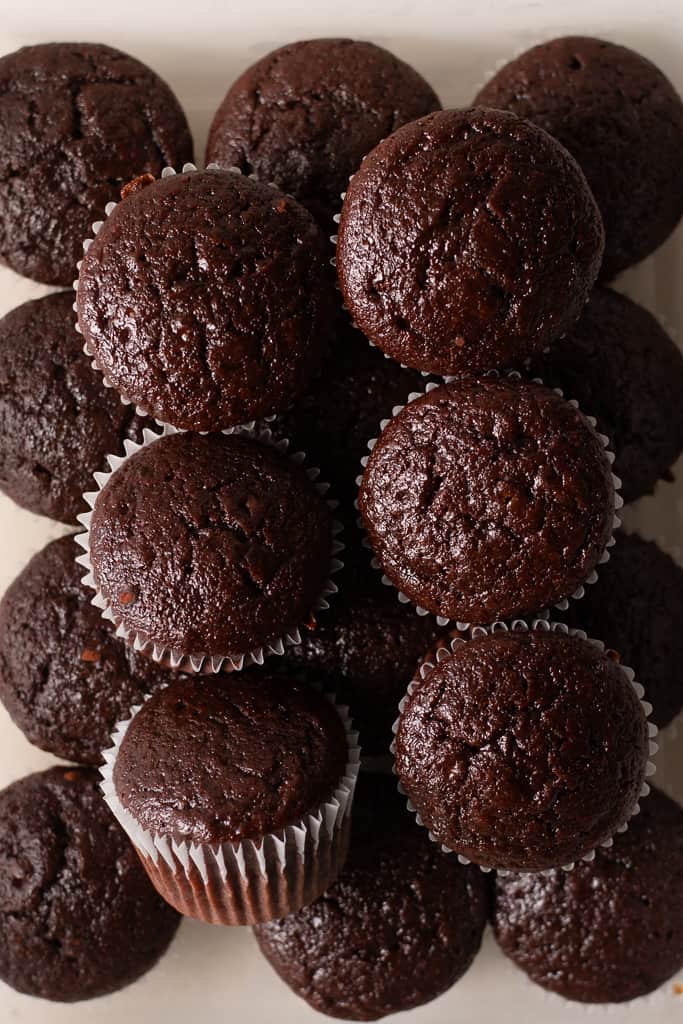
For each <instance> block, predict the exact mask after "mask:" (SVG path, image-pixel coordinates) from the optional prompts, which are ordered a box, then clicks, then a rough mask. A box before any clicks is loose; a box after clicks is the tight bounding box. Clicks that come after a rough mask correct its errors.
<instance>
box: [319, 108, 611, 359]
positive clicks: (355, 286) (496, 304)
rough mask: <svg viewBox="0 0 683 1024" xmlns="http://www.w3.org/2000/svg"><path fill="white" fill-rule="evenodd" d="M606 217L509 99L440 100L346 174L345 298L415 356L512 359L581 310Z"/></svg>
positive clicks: (341, 262)
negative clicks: (505, 104) (508, 105)
mask: <svg viewBox="0 0 683 1024" xmlns="http://www.w3.org/2000/svg"><path fill="white" fill-rule="evenodd" d="M602 251H603V229H602V223H601V221H600V214H599V213H598V209H597V207H596V205H595V200H594V199H593V196H592V195H591V192H590V190H589V188H588V185H587V184H586V180H585V178H584V176H583V174H582V172H581V170H580V168H579V167H578V165H577V164H576V162H575V161H574V159H573V158H572V157H571V156H570V155H569V154H568V153H567V152H566V150H564V149H563V148H562V147H561V146H560V145H558V144H557V143H556V142H555V140H554V139H551V138H550V136H548V135H547V134H546V133H545V132H543V131H541V130H540V129H538V128H536V127H535V126H534V125H532V124H530V123H528V122H526V121H521V120H519V119H518V118H516V117H515V116H514V115H513V114H509V113H506V112H504V111H495V110H486V109H483V108H478V109H472V110H446V111H440V112H438V113H435V114H430V115H428V116H427V117H424V118H421V119H420V120H418V121H414V122H413V123H412V124H409V125H405V126H404V127H403V128H399V130H398V131H396V132H394V134H393V135H391V136H390V137H389V138H388V139H386V140H385V141H384V142H382V143H380V145H379V146H377V148H376V149H374V150H372V152H371V153H369V154H368V156H367V157H366V158H365V160H364V161H363V164H362V165H361V167H360V169H359V170H358V171H357V173H356V174H355V175H354V177H353V180H352V181H351V182H350V184H349V188H348V192H347V194H346V199H345V200H344V206H343V209H342V215H341V222H340V225H339V240H338V245H337V271H338V274H339V282H340V284H341V289H342V293H343V296H344V301H345V303H346V305H347V306H348V308H349V310H350V312H351V315H352V316H353V318H354V320H355V321H356V323H357V324H358V325H359V327H360V328H361V329H362V330H363V331H364V333H365V334H366V335H367V336H368V338H370V340H371V341H373V342H374V343H375V344H376V345H377V346H378V347H379V348H381V349H382V350H383V351H384V352H387V353H388V354H389V355H390V356H392V357H393V358H394V359H397V360H398V361H399V362H401V363H405V364H406V365H407V366H413V367H415V368H416V369H418V370H426V371H428V372H431V373H438V374H451V373H461V372H468V373H479V372H482V371H485V370H490V369H495V368H500V367H507V366H514V365H516V364H517V363H519V362H520V361H521V360H523V359H524V358H525V357H527V356H530V355H532V354H533V353H534V352H540V351H542V350H543V349H544V348H545V347H546V346H547V345H549V344H550V343H552V342H553V341H555V340H556V339H557V338H559V337H560V336H561V335H563V334H564V333H565V332H566V331H567V330H568V329H569V328H570V327H571V326H572V324H573V323H574V322H575V321H576V320H577V319H578V317H579V314H580V313H581V310H582V308H583V305H584V303H585V301H586V299H587V298H588V294H589V292H590V289H591V287H592V286H593V284H594V283H595V279H596V277H597V274H598V270H599V268H600V263H601V260H602Z"/></svg>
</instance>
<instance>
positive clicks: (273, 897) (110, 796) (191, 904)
mask: <svg viewBox="0 0 683 1024" xmlns="http://www.w3.org/2000/svg"><path fill="white" fill-rule="evenodd" d="M325 696H326V698H327V699H328V700H329V701H330V703H331V704H332V705H333V706H334V708H335V709H336V711H337V713H338V714H339V717H340V718H341V720H342V724H343V726H344V731H345V733H346V742H347V749H348V759H347V763H346V765H345V767H344V772H343V775H342V777H341V779H340V780H339V782H338V783H337V785H336V786H335V788H334V789H333V791H332V793H331V794H330V796H329V797H328V798H327V799H326V800H325V801H324V802H323V803H322V804H320V805H319V806H318V807H315V808H314V809H313V810H311V811H310V812H309V813H308V814H307V815H306V816H305V817H304V818H302V819H301V820H300V821H298V822H296V823H295V824H293V825H288V826H286V827H285V828H283V829H280V830H279V831H278V832H273V833H268V834H266V835H264V836H263V837H261V838H260V839H258V840H252V839H244V840H242V841H240V842H224V843H219V844H216V845H215V846H213V845H211V844H202V843H194V842H187V841H176V840H175V839H171V838H170V837H168V836H161V835H158V834H156V833H155V834H152V833H151V832H148V831H147V830H146V829H144V828H143V827H142V826H141V825H139V824H138V822H137V821H136V820H135V818H134V817H133V815H132V814H130V812H129V811H127V810H126V808H125V807H124V806H123V804H122V803H121V801H120V800H119V798H118V795H117V793H116V788H115V786H114V766H115V764H116V759H117V757H118V752H119V750H120V747H121V744H122V742H123V739H124V737H125V735H126V733H127V731H128V728H129V726H130V724H131V722H132V721H133V719H134V718H135V716H136V715H137V713H138V712H139V711H140V709H141V708H142V707H143V706H144V704H137V705H135V706H134V707H132V708H131V711H130V718H128V719H125V720H124V721H121V722H119V723H118V724H117V726H116V728H115V730H114V733H113V735H112V746H111V747H110V748H109V749H108V750H105V751H104V752H103V754H102V758H103V761H104V764H103V765H102V767H101V768H100V775H101V776H102V781H101V783H100V788H101V790H102V792H103V794H104V799H105V800H106V802H107V804H108V805H109V807H110V809H111V811H112V813H113V814H114V817H115V818H116V820H117V821H118V823H119V824H120V825H121V827H122V828H123V830H124V831H125V832H126V834H127V835H128V837H129V839H130V840H131V842H132V843H133V846H134V847H135V849H136V850H137V853H138V855H139V856H140V859H141V860H142V863H143V865H144V867H145V870H146V871H147V874H148V875H149V877H150V879H151V881H152V883H153V884H154V886H155V888H156V889H157V890H158V892H159V893H160V894H161V895H162V896H163V898H164V899H165V900H166V901H167V902H168V903H170V904H171V905H172V906H173V907H175V909H176V910H178V911H179V913H181V914H184V915H185V916H188V917H194V918H196V919H197V920H200V921H205V922H206V923H208V924H222V925H253V924H259V923H262V922H264V921H272V920H274V919H276V918H279V917H285V916H286V915H287V914H291V913H294V912H295V911H296V910H299V909H300V908H301V907H303V906H306V905H307V904H308V903H312V902H313V901H314V900H316V899H317V898H318V897H319V896H320V895H321V894H322V893H323V892H324V891H325V889H327V888H328V887H329V886H330V885H331V884H332V883H333V882H334V881H335V879H336V877H337V875H338V873H339V871H340V869H341V868H342V866H343V863H344V860H345V858H346V853H347V850H348V843H349V838H350V824H351V808H352V804H353V797H354V792H355V788H356V781H357V779H358V772H359V769H360V747H359V745H358V733H357V732H355V731H354V730H353V728H352V722H351V718H350V716H349V709H348V707H346V706H345V705H338V704H336V703H335V699H334V696H332V695H330V694H325ZM149 699H150V695H149V694H148V695H147V696H146V697H145V701H147V700H149Z"/></svg>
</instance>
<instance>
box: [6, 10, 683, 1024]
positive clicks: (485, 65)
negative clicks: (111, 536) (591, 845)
mask: <svg viewBox="0 0 683 1024" xmlns="http://www.w3.org/2000/svg"><path fill="white" fill-rule="evenodd" d="M570 32H571V33H584V34H594V35H602V36H604V37H606V38H608V39H612V40H614V41H615V42H620V43H624V44H626V45H629V46H632V47H634V48H635V49H638V50H640V51H641V52H642V53H644V54H645V55H647V56H648V57H650V58H651V59H652V60H654V61H655V62H656V63H657V64H659V65H660V67H661V68H662V69H663V70H664V71H665V72H666V73H667V74H668V75H669V77H670V78H671V79H672V80H673V82H674V83H675V84H676V86H677V88H678V90H679V92H683V4H682V3H681V0H648V2H645V3H644V2H643V0H554V2H553V0H547V2H533V0H526V2H524V0H507V2H504V0H423V2H421V3H420V2H416V0H345V2H344V3H334V4H332V3H324V2H321V0H319V2H318V3H315V4H314V3H312V2H311V3H307V2H301V0H300V2H296V3H285V2H283V0H271V2H265V0H260V2H259V0H240V2H235V0H223V2H220V0H216V2H211V0H186V2H182V3H180V2H179V0H166V2H163V3H160V2H158V0H147V2H145V0H112V2H111V3H101V2H98V0H90V2H74V0H65V2H64V3H57V2H55V0H24V2H23V3H22V2H21V0H12V2H11V3H10V2H8V0H0V53H4V52H9V51H11V50H14V49H16V48H17V47H19V46H22V45H25V44H29V43H37V42H52V41H55V40H71V41H79V42H84V41H87V42H103V43H109V44H111V45H113V46H117V47H119V48H121V49H123V50H127V51H128V52H130V53H131V54H133V55H135V56H136V57H139V58H140V59H142V60H143V61H145V62H146V63H148V64H150V65H151V66H152V67H153V68H154V69H155V70H156V71H158V72H159V73H160V74H161V75H162V76H163V77H164V78H165V79H166V80H167V81H168V82H169V83H170V85H171V86H172V88H173V89H174V90H175V92H176V93H177V95H178V97H179V99H180V101H181V103H182V104H183V106H184V108H185V110H186V112H187V114H188V117H189V120H190V125H191V127H192V130H193V134H194V139H195V152H196V158H197V162H198V163H201V161H202V157H203V151H204V144H205V140H206V133H207V129H208V125H209V122H210V120H211V117H212V114H213V111H214V110H215V108H216V107H217V105H218V103H219V102H220V100H221V99H222V97H223V94H224V92H225V90H226V89H227V87H228V85H229V84H230V83H231V81H232V80H233V79H234V78H235V77H236V75H237V74H238V73H239V72H241V71H242V70H243V68H244V67H246V66H247V65H248V64H250V63H251V62H253V61H254V60H256V59H257V58H258V57H260V56H261V55H262V54H264V53H266V52H267V51H268V50H270V49H272V48H273V47H275V46H279V45H281V44H282V43H285V42H289V41H292V40H295V39H302V38H311V37H315V36H324V35H327V36H329V35H337V36H339V35H347V36H353V37H356V38H366V39H371V40H373V41H375V42H378V43H381V44H382V45H385V46H387V47H388V48H390V49H391V50H393V51H394V52H396V53H397V54H398V55H399V56H400V57H402V58H404V59H405V60H408V61H409V62H410V63H412V64H414V65H415V66H416V67H417V68H418V70H419V71H421V72H422V73H423V74H424V75H425V76H426V77H427V78H428V79H429V81H430V82H431V83H432V85H433V86H434V87H435V88H436V90H437V92H438V93H439V95H440V97H441V99H442V101H443V103H444V105H447V106H448V105H450V106H459V105H460V106H461V105H465V104H467V103H468V101H469V100H470V99H471V98H472V96H473V94H474V92H475V90H476V87H477V86H478V85H479V84H480V82H481V81H482V80H483V79H484V78H485V76H486V72H487V71H488V70H489V69H491V68H493V67H494V66H495V65H496V63H497V62H499V61H501V60H504V59H505V58H506V57H509V56H511V55H512V54H513V53H515V51H517V50H519V49H521V48H523V47H525V46H527V45H529V44H531V43H532V42H535V41H537V40H540V39H543V38H550V37H552V36H553V35H558V34H566V33H570ZM681 173H682V176H683V169H682V171H681ZM682 187H683V185H682ZM682 279H683V229H682V228H679V230H678V231H677V232H676V234H675V235H674V236H673V237H672V239H670V240H669V242H667V244H666V245H665V246H664V247H663V249H661V250H660V251H659V252H658V253H657V254H656V255H655V256H654V257H652V258H650V259H649V260H647V261H646V262H645V264H643V265H642V266H641V267H639V268H637V269H636V270H635V271H630V272H628V274H626V275H625V276H624V277H623V278H622V280H621V281H620V282H619V287H620V288H622V290H625V291H627V292H628V293H629V294H630V295H631V296H632V297H633V298H635V299H637V300H639V301H641V302H642V303H643V304H644V305H646V306H648V307H649V308H650V309H652V310H653V311H654V312H656V313H658V314H659V315H661V316H662V317H664V318H665V319H666V321H667V323H668V324H669V326H671V327H673V328H675V329H676V331H677V333H678V337H679V339H680V338H683V296H682V295H681V281H682ZM46 291H47V289H45V288H42V287H41V286H39V285H35V284H32V283H31V282H28V281H25V280H22V279H20V278H18V277H17V276H16V275H14V274H12V273H11V272H10V271H8V270H5V269H2V268H0V315H1V314H3V313H5V312H6V311H7V310H9V309H11V308H12V307H13V306H15V305H18V304H19V303H20V302H23V301H25V300H26V299H29V298H34V297H37V296H38V295H40V294H43V293H44V292H46ZM681 397H682V400H683V396H681ZM0 443H1V441H0ZM678 475H679V477H680V483H679V484H678V485H671V484H661V485H660V487H659V488H658V490H657V493H656V495H655V496H654V497H652V498H647V499H644V500H643V501H641V502H639V503H638V504H637V505H636V506H635V507H633V508H631V509H629V510H628V511H627V516H626V522H627V524H628V526H629V527H630V528H637V529H639V530H640V531H641V532H642V533H643V534H644V535H646V536H648V537H651V538H653V539H657V540H658V541H659V543H660V544H661V545H662V546H663V547H664V548H665V549H666V550H667V551H669V553H670V554H672V555H673V556H674V557H676V558H677V559H678V560H679V562H680V563H681V564H682V565H683V554H682V552H681V548H680V546H679V545H680V544H681V526H682V525H683V462H681V463H679V474H678ZM60 532H62V530H61V528H60V527H59V526H57V525H56V524H53V523H50V522H48V521H47V520H44V519H40V518H38V517H36V516H32V515H30V514H28V513H26V512H23V511H20V510H19V509H16V508H14V507H13V506H12V504H11V502H10V501H9V500H8V499H6V498H4V496H0V592H1V591H2V590H4V588H5V587H6V585H7V584H8V583H9V582H10V581H11V579H12V578H13V577H14V576H15V575H16V573H17V572H19V570H20V569H21V568H22V567H23V565H24V564H25V562H26V561H27V560H28V558H29V557H30V555H32V554H33V553H34V552H35V551H37V550H38V549H39V548H40V547H41V546H42V545H43V544H44V543H46V542H47V541H48V540H50V539H51V538H53V537H55V536H57V535H58V534H59V533H60ZM681 628H683V623H682V624H681ZM675 731H676V730H675V728H674V729H669V730H668V731H667V733H668V735H667V736H665V737H664V742H663V748H662V751H661V752H660V755H659V757H658V773H657V776H656V777H655V782H657V783H658V784H659V785H662V786H663V787H664V788H666V789H667V790H668V791H669V792H670V793H672V794H675V795H677V796H678V798H679V799H680V800H682V801H683V727H681V728H679V730H678V731H679V734H680V738H679V739H678V740H677V739H676V738H675V735H672V734H674V733H675ZM49 763H51V758H49V757H48V756H47V755H44V754H41V752H40V751H37V750H35V749H33V748H31V747H30V746H29V745H28V743H27V742H26V741H25V740H24V739H23V737H22V735H21V734H20V733H19V731H18V730H17V729H16V728H15V727H14V726H13V725H12V723H11V722H10V721H9V719H8V718H7V716H6V714H5V712H4V711H3V710H2V709H1V708H0V786H4V785H6V784H7V783H9V782H11V781H12V780H14V779H16V778H18V777H20V776H21V775H23V774H25V773H26V772H29V771H33V770H36V769H39V768H42V767H45V766H47V765H48V764H49ZM676 980H678V981H679V982H681V983H683V971H681V972H680V976H679V977H678V978H677V979H672V983H668V984H667V985H665V986H663V988H662V989H661V990H660V991H659V992H658V993H656V994H655V995H654V996H651V997H648V998H647V999H645V1000H640V1001H637V1002H636V1003H633V1004H630V1005H628V1006H621V1007H613V1008H611V1009H608V1010H605V1009H602V1008H597V1009H585V1008H583V1007H581V1006H578V1005H576V1004H571V1003H563V1002H562V1001H560V1000H559V999H556V998H554V997H552V996H547V995H546V994H544V993H543V992H542V990H541V989H538V988H535V987H533V986H532V985H530V984H529V983H528V982H526V980H525V979H524V977H523V976H522V975H521V974H520V973H519V972H518V971H517V970H516V969H515V968H514V967H513V966H512V965H511V964H510V963H509V962H507V961H506V960H504V959H503V957H502V956H501V955H500V954H499V953H498V952H497V950H496V948H495V944H494V943H493V941H492V940H491V938H490V936H487V939H486V941H485V944H484V949H483V950H482V953H481V954H480V956H479V958H478V959H477V961H476V963H475V965H474V967H473V968H472V970H471V971H470V972H469V973H468V974H467V975H466V977H465V978H464V979H463V980H462V981H461V982H459V983H458V984H457V985H456V986H455V987H454V988H453V989H452V990H451V991H450V992H449V993H447V994H446V995H444V996H442V997H441V998H440V999H438V1000H436V1001H435V1002H433V1003H430V1004H428V1005H427V1006H425V1007H422V1008H421V1009H419V1010H416V1011H412V1012H411V1013H410V1014H407V1015H403V1017H402V1018H401V1019H402V1020H405V1021H406V1024H427V1022H429V1024H441V1022H444V1024H445V1022H448V1024H494V1022H495V1024H502V1022H507V1021H509V1020H510V1019H511V1017H512V1016H513V1015H514V1017H515V1018H516V1019H517V1020H519V1021H520V1022H522V1024H554V1022H574V1021H581V1020H583V1019H584V1018H585V1017H586V1015H587V1014H588V1015H589V1016H598V1017H605V1019H606V1020H609V1021H638V1022H639V1024H640V1022H645V1021H647V1022H650V1021H651V1022H665V1021H666V1022H673V1021H678V1022H682V1021H683V995H676V994H675V993H674V987H673V981H676ZM188 1019H191V1020H196V1021H201V1022H202V1024H218V1022H221V1024H229V1022H233V1021H234V1022H236V1024H246V1022H249V1024H252V1022H253V1024H266V1022H267V1024H273V1022H277V1024H290V1022H299V1021H300V1022H302V1024H305V1022H307V1021H322V1020H323V1019H324V1018H323V1017H321V1016H319V1015H317V1014H315V1013H314V1012H313V1011H312V1010H310V1009H309V1008H308V1007H307V1006H306V1004H305V1003H303V1002H302V1001H300V1000H298V999H297V998H296V997H295V996H293V995H292V994H291V993H290V992H289V990H288V989H287V988H286V987H285V986H284V985H283V984H282V983H281V982H280V981H279V980H278V979H277V977H276V976H275V975H274V974H273V973H272V972H271V971H270V968H269V967H268V966H267V964H266V963H265V962H264V961H263V960H262V959H261V957H260V954H259V953H258V951H257V949H256V946H255V943H254V941H253V939H252V938H251V935H250V934H249V932H248V931H247V930H238V929H232V930H231V929H227V928H223V929H220V928H212V927H210V926H203V925H200V924H197V923H195V922H191V921H186V922H183V924H182V926H181V929H180V932H179V934H178V937H177V939H176V941H175V943H174V945H173V946H172V948H171V951H170V953H169V954H168V955H167V957H166V958H165V959H164V960H163V961H162V963H161V964H160V965H159V966H158V967H157V968H156V969H154V970H153V971H152V972H151V973H150V974H148V975H147V976H146V977H145V978H143V979H142V980H141V981H139V982H138V983H136V984H135V985H133V986H131V987H130V988H128V989H126V990H124V991H123V992H121V993H119V994H117V995H115V996H110V997H107V998H105V999H101V1000H96V1001H93V1002H89V1003H81V1004H77V1005H73V1006H58V1005H52V1004H49V1003H44V1002H40V1001H38V1000H33V999H30V998H27V997H25V996H20V995H17V994H16V993H14V992H12V991H11V990H10V989H9V988H7V987H6V986H4V985H2V984H1V983H0V1024H9V1022H24V1024H85V1022H97V1024H100V1022H102V1024H122V1022H126V1024H138V1022H140V1024H142V1022H144V1024H157V1022H160V1024H161V1022H163V1024H180V1022H181V1021H182V1022H183V1024H185V1022H186V1021H187V1020H188ZM394 1019H396V1018H394Z"/></svg>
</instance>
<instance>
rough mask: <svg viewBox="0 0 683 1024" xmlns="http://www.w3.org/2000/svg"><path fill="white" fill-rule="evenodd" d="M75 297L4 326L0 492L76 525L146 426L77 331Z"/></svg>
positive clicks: (47, 303) (17, 312)
mask: <svg viewBox="0 0 683 1024" xmlns="http://www.w3.org/2000/svg"><path fill="white" fill-rule="evenodd" d="M73 300H74V295H73V292H59V293H57V294H55V295H48V296H46V297H45V298H43V299H36V300H35V301H33V302H26V303H24V305H23V306H18V307H17V308H16V309H13V310H12V311H11V312H10V313H8V314H7V315H6V316H4V317H3V318H2V320H0V433H1V435H2V438H3V444H2V449H1V450H0V488H1V489H2V490H3V491H4V492H5V493H6V494H8V495H9V496H10V498H12V499H13V500H14V501H16V503H17V504H18V505H21V506H22V507H23V508H27V509H29V511H31V512H37V513H39V514H40V515H45V516H50V518H51V519H58V520H60V521H61V522H64V523H73V521H74V520H75V519H76V516H77V515H78V513H79V512H82V511H83V510H84V508H85V504H84V502H83V491H85V490H88V488H89V487H90V486H91V485H92V476H93V473H95V472H96V471H97V470H99V469H104V467H105V465H106V462H105V460H106V456H107V454H108V453H109V452H112V451H118V450H119V449H120V448H121V447H122V446H123V442H124V441H125V440H126V439H127V438H132V439H134V440H136V441H139V440H140V438H141V437H142V429H143V426H144V425H145V421H144V420H142V419H141V418H140V417H139V416H136V415H135V414H134V412H133V409H132V408H130V407H126V406H124V405H122V404H121V402H120V400H119V396H118V395H117V394H116V392H114V391H111V390H109V389H108V388H105V387H104V386H103V384H102V377H101V376H100V374H98V373H96V372H95V371H94V370H92V368H91V366H90V361H89V360H88V359H87V358H86V356H85V355H84V354H83V342H82V340H81V339H80V338H79V336H78V334H77V333H76V331H75V329H74V319H75V318H74V313H73Z"/></svg>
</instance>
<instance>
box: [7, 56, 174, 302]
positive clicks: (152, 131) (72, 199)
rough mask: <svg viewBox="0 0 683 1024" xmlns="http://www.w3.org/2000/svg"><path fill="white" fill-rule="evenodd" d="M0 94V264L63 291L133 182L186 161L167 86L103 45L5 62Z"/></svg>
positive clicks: (148, 72) (135, 61)
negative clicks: (110, 206)
mask: <svg viewBox="0 0 683 1024" xmlns="http://www.w3.org/2000/svg"><path fill="white" fill-rule="evenodd" d="M0 96H1V97H2V110H3V115H2V122H1V125H0V154H1V155H0V260H2V262H3V263H6V264H7V265H8V266H10V267H12V269H13V270H16V271H17V272H18V273H20V274H24V275H25V276H26V277H33V278H35V279H36V280H38V281H44V282H45V283H46V284H58V285H70V284H71V282H72V281H73V279H74V274H75V272H76V261H77V260H78V259H79V257H80V255H81V251H82V249H81V246H82V242H83V239H84V238H85V237H86V236H87V234H88V233H89V231H90V225H91V224H92V222H93V221H94V220H97V219H98V217H103V216H104V209H105V206H106V205H107V203H109V202H111V201H112V200H115V199H118V194H119V190H120V188H121V186H122V184H123V183H124V182H126V181H128V180H129V179H130V178H131V176H132V175H134V174H142V173H145V172H148V173H151V174H155V175H156V174H160V173H161V171H162V169H163V168H164V167H165V166H166V165H167V164H171V165H178V166H180V165H182V164H183V163H185V162H186V161H188V160H192V138H191V137H190V132H189V129H188V127H187V121H186V120H185V115H184V114H183V112H182V110H181V108H180V106H179V104H178V101H177V100H176V98H175V96H174V95H173V93H172V92H171V90H170V89H169V87H168V86H167V85H166V83H165V82H163V81H162V80H161V79H160V78H159V76H158V75H157V74H155V73H154V71H152V70H151V69H150V68H148V67H147V66H146V65H145V64H142V63H141V62H140V61H138V60H135V59H134V58H133V57H129V56H128V55H127V54H125V53H121V51H120V50H114V49H112V47H110V46H100V45H97V44H94V43H45V44H42V45H40V46H25V47H23V48H22V49H21V50H17V51H16V52H15V53H10V54H7V55H6V56H4V57H2V58H0Z"/></svg>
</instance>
